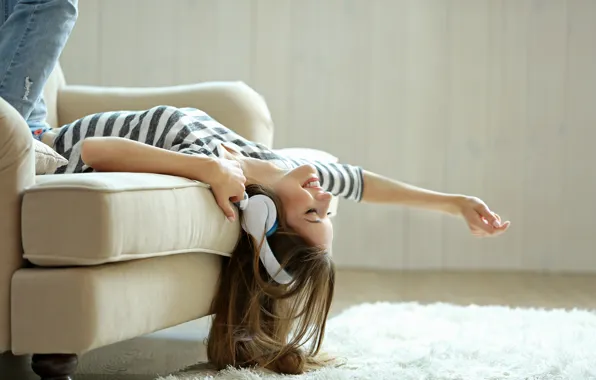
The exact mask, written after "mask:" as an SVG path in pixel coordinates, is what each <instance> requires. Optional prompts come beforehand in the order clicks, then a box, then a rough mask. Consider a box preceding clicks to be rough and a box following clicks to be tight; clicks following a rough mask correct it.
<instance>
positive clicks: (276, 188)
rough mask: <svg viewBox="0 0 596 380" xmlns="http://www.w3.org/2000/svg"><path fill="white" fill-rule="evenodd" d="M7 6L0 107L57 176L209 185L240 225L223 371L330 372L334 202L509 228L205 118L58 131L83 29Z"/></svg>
mask: <svg viewBox="0 0 596 380" xmlns="http://www.w3.org/2000/svg"><path fill="white" fill-rule="evenodd" d="M0 3H2V4H3V7H0V11H2V12H3V13H0V16H3V17H0V25H1V28H2V29H1V31H2V33H0V97H2V98H3V99H5V100H6V101H7V102H9V103H10V104H11V105H12V106H13V107H14V108H15V109H17V110H18V111H19V112H20V114H21V115H22V116H23V118H24V119H25V120H26V121H27V122H28V124H29V127H30V129H31V132H32V135H33V138H36V139H39V140H41V141H43V142H44V143H46V144H48V145H49V146H51V147H53V148H54V149H55V150H56V151H57V152H58V153H60V154H61V155H63V156H64V157H65V158H67V159H68V165H66V166H63V167H61V168H59V169H58V171H57V173H82V172H90V171H117V172H147V173H160V174H170V175H175V176H181V177H186V178H190V179H193V180H197V181H201V182H204V183H207V184H209V185H210V186H211V190H212V192H213V195H214V197H215V200H216V201H217V203H218V205H219V206H220V208H221V209H222V210H223V212H224V214H225V215H226V216H227V217H228V218H229V219H230V221H231V222H234V221H235V220H236V218H237V217H238V216H237V215H236V214H237V212H238V213H239V218H240V222H241V224H242V230H241V231H242V232H241V234H240V236H239V241H238V244H237V246H236V248H235V250H234V252H233V254H232V257H231V258H230V259H229V260H223V268H222V272H221V278H220V281H219V290H218V292H217V294H216V296H215V299H214V300H213V308H212V311H213V314H214V315H215V317H214V320H213V324H212V327H211V331H210V333H209V341H208V358H209V360H210V362H211V363H213V364H214V365H215V366H217V368H225V367H226V366H228V365H231V366H236V367H242V366H253V365H258V366H263V367H266V368H269V369H272V370H274V371H277V372H281V373H291V374H294V373H300V372H302V371H304V370H305V369H307V368H310V367H316V366H319V365H324V364H325V360H324V359H320V357H319V356H318V353H319V350H320V348H321V343H322V341H323V336H324V333H325V324H326V320H327V315H328V312H329V307H330V305H331V300H332V297H333V286H334V277H335V270H334V266H333V261H332V258H331V254H330V252H331V243H332V240H333V226H332V224H331V221H330V220H329V218H328V210H329V204H330V201H331V198H332V195H336V196H340V197H343V198H346V199H350V200H353V201H356V202H360V201H362V202H369V203H384V204H393V205H404V206H411V207H418V208H425V209H430V210H436V211H440V212H444V213H448V214H452V215H456V216H461V217H463V219H464V220H465V222H466V223H467V225H468V227H469V229H470V231H471V232H472V234H474V235H477V236H496V235H499V234H501V233H503V232H504V231H506V230H507V228H508V227H509V222H501V219H500V217H499V216H498V215H497V214H495V213H493V212H492V211H491V210H490V209H489V208H488V207H487V206H486V204H485V203H484V202H482V201H481V200H480V199H478V198H475V197H470V196H464V195H457V194H444V193H439V192H434V191H430V190H425V189H421V188H418V187H415V186H410V185H407V184H404V183H401V182H399V181H396V180H392V179H389V178H386V177H383V176H381V175H378V174H374V173H371V172H369V171H366V170H363V169H362V168H360V167H357V166H351V165H345V164H335V163H324V162H318V161H309V160H305V159H293V158H289V157H284V156H282V155H280V154H277V153H275V152H273V151H271V150H269V149H267V148H266V147H264V146H263V145H260V144H257V143H254V142H251V141H248V140H247V139H245V138H243V137H241V136H239V135H238V134H236V133H234V132H233V131H231V130H229V129H228V128H226V127H224V126H223V125H221V124H219V123H218V122H216V121H215V120H213V119H212V118H211V117H209V116H208V115H207V114H205V113H204V112H202V111H199V110H196V109H188V108H184V109H179V108H174V107H169V106H158V107H154V108H152V109H149V110H145V111H135V112H131V111H122V112H108V113H100V114H95V115H90V116H87V117H85V118H83V119H80V120H77V121H75V122H73V123H71V124H68V125H65V126H63V127H62V128H58V129H51V128H49V127H48V125H47V123H46V122H45V116H46V109H45V103H44V101H43V95H42V90H43V87H44V85H45V82H46V80H47V78H48V76H49V74H50V73H51V71H52V69H53V68H54V66H55V65H56V62H57V60H58V57H59V55H60V52H61V51H62V48H63V47H64V44H65V43H66V40H67V38H68V36H69V34H70V32H71V30H72V27H73V26H74V22H75V20H76V17H77V1H76V0H26V1H25V0H21V1H19V0H1V1H0ZM34 16H36V17H34ZM31 20H37V21H35V22H30V21H31ZM17 41H18V42H19V43H16V42H17ZM23 78H25V81H24V82H23ZM23 84H24V85H25V86H23ZM23 91H24V92H23ZM232 203H236V205H237V206H238V207H237V208H236V207H234V206H233V204H232ZM237 209H238V210H239V211H236V210H237Z"/></svg>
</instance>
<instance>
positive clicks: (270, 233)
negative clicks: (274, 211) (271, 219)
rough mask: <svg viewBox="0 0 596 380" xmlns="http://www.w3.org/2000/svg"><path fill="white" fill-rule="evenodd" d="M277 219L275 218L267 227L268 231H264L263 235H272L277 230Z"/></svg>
mask: <svg viewBox="0 0 596 380" xmlns="http://www.w3.org/2000/svg"><path fill="white" fill-rule="evenodd" d="M277 226H278V223H277V219H276V220H275V223H273V225H272V226H271V228H270V229H269V231H267V233H265V236H267V237H269V236H271V235H273V234H274V233H275V231H277Z"/></svg>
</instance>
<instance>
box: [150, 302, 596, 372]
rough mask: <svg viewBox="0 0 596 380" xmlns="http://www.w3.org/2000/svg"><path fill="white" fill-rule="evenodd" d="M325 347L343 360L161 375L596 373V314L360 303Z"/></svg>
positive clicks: (335, 323) (332, 329) (333, 327)
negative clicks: (291, 368)
mask: <svg viewBox="0 0 596 380" xmlns="http://www.w3.org/2000/svg"><path fill="white" fill-rule="evenodd" d="M327 331H328V332H327V337H326V339H325V345H324V347H325V351H326V352H328V353H330V354H333V355H335V356H339V357H342V358H344V360H345V364H344V365H343V366H340V367H336V368H324V369H322V370H319V371H315V372H311V373H307V374H304V375H299V376H290V377H288V376H279V375H275V374H271V373H266V372H262V371H252V370H235V369H231V370H226V371H221V372H219V373H214V372H206V371H189V372H186V373H180V374H178V375H175V376H168V377H165V378H161V379H162V380H207V379H209V380H274V379H286V380H287V379H295V380H307V379H309V380H336V379H337V380H343V379H370V380H383V379H396V380H398V379H399V380H414V379H415V380H422V379H424V380H447V379H449V380H456V379H457V380H485V379H490V380H497V379H499V380H500V379H515V380H517V379H520V380H521V379H524V380H561V379H569V380H588V379H596V314H595V313H592V312H588V311H582V310H568V311H566V310H541V309H512V308H507V307H487V306H468V307H462V306H455V305H449V304H431V305H420V304H417V303H402V304H389V303H376V304H362V305H358V306H355V307H352V308H350V309H348V310H346V311H344V312H343V313H342V314H340V315H339V316H337V317H335V318H332V319H331V320H330V321H329V324H328V330H327Z"/></svg>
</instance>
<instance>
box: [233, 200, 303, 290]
mask: <svg viewBox="0 0 596 380" xmlns="http://www.w3.org/2000/svg"><path fill="white" fill-rule="evenodd" d="M237 205H238V208H240V210H242V223H241V225H242V229H243V230H244V231H246V233H248V234H249V235H251V236H252V237H253V238H255V240H257V241H258V242H260V241H261V240H262V244H261V251H260V252H259V258H260V259H261V262H262V263H263V266H264V267H265V270H267V273H268V274H269V276H271V278H273V280H275V282H277V283H279V284H289V283H290V282H291V281H292V276H290V275H289V274H288V273H287V272H286V271H285V270H283V268H282V267H281V265H280V264H279V261H277V258H276V257H275V255H274V254H273V252H272V251H271V248H270V247H269V243H268V242H267V237H269V236H271V235H272V234H273V233H275V231H276V230H277V208H276V207H275V203H274V202H273V200H272V199H271V198H269V197H267V196H265V195H261V194H259V195H255V196H252V197H250V198H249V196H248V194H246V193H244V199H243V200H241V201H240V202H239V203H237Z"/></svg>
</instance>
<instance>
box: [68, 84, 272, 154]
mask: <svg viewBox="0 0 596 380" xmlns="http://www.w3.org/2000/svg"><path fill="white" fill-rule="evenodd" d="M158 105H169V106H174V107H179V108H182V107H193V108H198V109H200V110H202V111H204V112H207V113H208V114H209V115H210V116H211V117H213V118H214V119H216V120H217V121H218V122H220V123H221V124H223V125H225V126H226V127H228V128H230V129H232V130H233V131H235V132H236V133H238V134H240V135H242V136H244V137H245V138H247V139H249V140H251V141H254V142H258V143H261V144H264V145H265V146H268V147H270V146H271V144H272V142H273V121H272V120H271V113H270V112H269V108H268V107H267V103H266V102H265V100H264V99H263V97H262V96H261V95H259V94H258V93H257V92H256V91H255V90H253V89H252V88H251V87H249V86H248V85H246V84H245V83H243V82H206V83H199V84H191V85H182V86H172V87H146V88H127V87H94V86H65V87H63V88H61V89H60V90H59V92H58V121H59V123H60V125H64V124H67V123H70V122H72V121H74V120H77V119H80V118H81V117H84V116H87V115H90V114H94V113H98V112H106V111H120V110H144V109H149V108H151V107H154V106H158Z"/></svg>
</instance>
